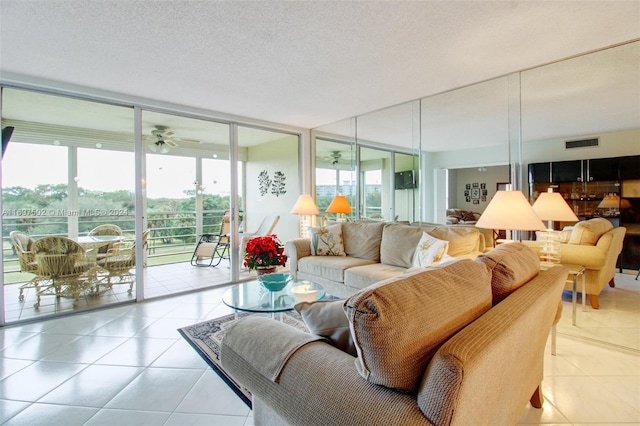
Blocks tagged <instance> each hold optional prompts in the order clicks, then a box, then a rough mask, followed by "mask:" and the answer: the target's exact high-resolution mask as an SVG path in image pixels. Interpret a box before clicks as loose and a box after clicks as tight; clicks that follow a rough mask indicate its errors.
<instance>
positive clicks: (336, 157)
mask: <svg viewBox="0 0 640 426" xmlns="http://www.w3.org/2000/svg"><path fill="white" fill-rule="evenodd" d="M341 158H342V154H340V151H332V152H331V154H329V155H328V156H326V157H325V160H327V161H329V162H330V163H331V165H332V166H334V167H336V166H337V165H338V163H339V162H340V159H341Z"/></svg>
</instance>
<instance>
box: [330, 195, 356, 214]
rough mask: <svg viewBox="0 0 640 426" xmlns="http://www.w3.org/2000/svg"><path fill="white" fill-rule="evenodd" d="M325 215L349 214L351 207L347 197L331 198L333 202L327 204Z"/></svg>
mask: <svg viewBox="0 0 640 426" xmlns="http://www.w3.org/2000/svg"><path fill="white" fill-rule="evenodd" d="M327 213H338V214H341V213H344V214H350V213H351V206H350V205H349V201H348V200H347V197H345V196H344V195H336V196H335V197H333V200H331V204H329V207H327Z"/></svg>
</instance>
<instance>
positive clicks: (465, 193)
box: [464, 189, 469, 197]
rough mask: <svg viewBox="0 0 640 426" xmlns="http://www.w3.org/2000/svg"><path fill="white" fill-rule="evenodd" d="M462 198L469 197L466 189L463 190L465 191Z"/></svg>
mask: <svg viewBox="0 0 640 426" xmlns="http://www.w3.org/2000/svg"><path fill="white" fill-rule="evenodd" d="M464 196H465V197H468V196H469V190H468V189H465V190H464Z"/></svg>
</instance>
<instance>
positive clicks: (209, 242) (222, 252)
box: [191, 210, 231, 267]
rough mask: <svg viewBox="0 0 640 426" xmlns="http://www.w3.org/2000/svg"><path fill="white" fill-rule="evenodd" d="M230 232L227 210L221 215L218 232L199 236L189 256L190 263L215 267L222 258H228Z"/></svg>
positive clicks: (229, 219)
mask: <svg viewBox="0 0 640 426" xmlns="http://www.w3.org/2000/svg"><path fill="white" fill-rule="evenodd" d="M230 234H231V215H230V212H229V211H228V210H227V211H225V212H224V215H223V216H222V224H221V225H220V232H219V233H218V234H202V235H201V236H200V239H199V240H198V244H197V245H196V248H195V250H194V251H193V255H192V256H191V265H193V266H213V267H216V266H218V265H219V264H220V262H221V261H222V259H227V260H228V259H229V251H230V248H231V240H230V238H231V237H230ZM216 259H217V260H216ZM214 262H215V264H214Z"/></svg>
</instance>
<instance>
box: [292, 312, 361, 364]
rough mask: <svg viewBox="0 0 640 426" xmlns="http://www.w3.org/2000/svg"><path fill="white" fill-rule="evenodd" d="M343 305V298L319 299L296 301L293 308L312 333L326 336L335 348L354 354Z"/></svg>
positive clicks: (354, 348) (354, 350) (354, 349)
mask: <svg viewBox="0 0 640 426" xmlns="http://www.w3.org/2000/svg"><path fill="white" fill-rule="evenodd" d="M343 305H344V300H319V301H317V302H312V303H309V302H301V303H297V304H296V305H295V306H294V308H295V310H296V311H298V313H299V314H300V316H302V320H303V321H304V323H305V325H306V326H307V328H308V329H309V331H310V332H311V333H312V334H316V335H318V336H322V337H326V338H327V339H328V340H329V342H331V344H332V345H333V346H335V347H336V348H338V349H340V350H341V351H343V352H346V353H348V354H349V355H353V356H356V347H355V346H354V345H353V339H352V338H351V331H350V330H349V319H348V318H347V316H346V315H345V313H344V307H343Z"/></svg>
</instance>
